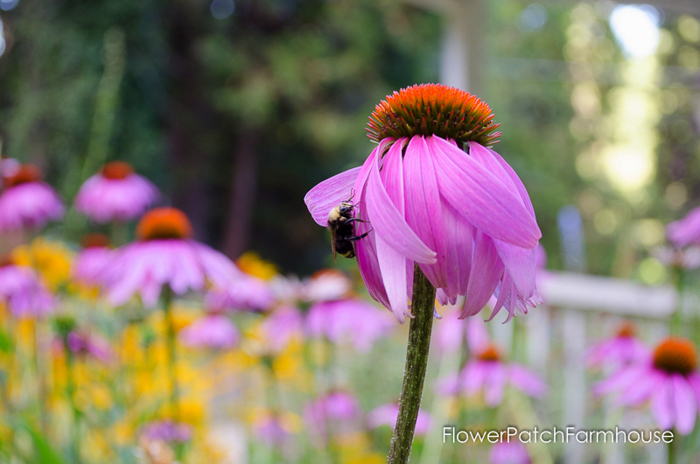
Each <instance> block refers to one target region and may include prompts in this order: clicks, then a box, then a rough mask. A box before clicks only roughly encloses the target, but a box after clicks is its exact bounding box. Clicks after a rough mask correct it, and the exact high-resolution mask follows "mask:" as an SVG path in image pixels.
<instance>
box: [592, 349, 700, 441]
mask: <svg viewBox="0 0 700 464" xmlns="http://www.w3.org/2000/svg"><path fill="white" fill-rule="evenodd" d="M594 392H595V393H596V394H599V395H600V394H605V393H613V394H615V395H616V398H617V402H618V404H619V405H622V406H637V405H640V404H642V403H645V402H646V401H649V402H650V404H651V413H652V415H653V417H654V420H655V421H656V424H657V425H658V426H659V428H661V429H663V430H669V429H671V428H673V427H675V428H676V430H677V431H678V432H679V433H681V434H682V435H687V434H689V433H690V432H692V431H693V428H694V427H695V419H696V416H697V415H698V406H699V405H700V373H698V371H697V351H696V349H695V345H693V343H692V342H691V341H689V340H686V339H684V338H673V337H672V338H667V339H666V340H664V341H663V342H661V344H659V345H658V346H657V347H656V349H655V350H654V354H653V356H650V357H649V358H648V360H647V361H646V362H644V363H641V364H635V365H629V366H626V367H624V368H622V369H621V370H620V371H618V372H617V373H615V374H613V375H612V376H611V377H609V378H608V379H606V380H603V381H602V382H599V383H598V384H597V385H596V386H595V388H594Z"/></svg>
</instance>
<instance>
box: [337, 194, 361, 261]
mask: <svg viewBox="0 0 700 464" xmlns="http://www.w3.org/2000/svg"><path fill="white" fill-rule="evenodd" d="M354 209H355V205H353V204H352V203H350V202H349V201H346V202H343V203H341V204H340V205H338V206H336V207H335V208H333V209H332V210H331V212H330V213H329V214H328V229H329V230H330V231H331V249H332V250H333V258H335V257H336V255H338V254H339V255H341V256H344V257H345V258H350V259H352V258H354V257H355V245H354V244H353V242H355V241H357V240H360V239H362V238H364V237H366V236H367V234H368V233H369V232H366V233H364V234H362V235H360V236H356V235H355V225H354V223H355V222H364V221H363V220H362V219H357V218H354V217H353V216H352V212H353V210H354Z"/></svg>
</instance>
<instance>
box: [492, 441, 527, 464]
mask: <svg viewBox="0 0 700 464" xmlns="http://www.w3.org/2000/svg"><path fill="white" fill-rule="evenodd" d="M530 463H532V460H531V459H530V453H528V452H527V448H526V447H525V445H523V444H522V443H520V442H519V441H503V442H499V443H496V444H495V445H493V446H492V447H491V451H489V464H530Z"/></svg>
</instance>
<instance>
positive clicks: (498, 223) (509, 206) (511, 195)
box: [427, 136, 542, 248]
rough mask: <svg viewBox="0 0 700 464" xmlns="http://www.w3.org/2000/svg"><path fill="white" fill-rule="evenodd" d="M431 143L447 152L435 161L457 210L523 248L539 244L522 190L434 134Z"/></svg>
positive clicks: (443, 188) (497, 236) (488, 231)
mask: <svg viewBox="0 0 700 464" xmlns="http://www.w3.org/2000/svg"><path fill="white" fill-rule="evenodd" d="M427 142H428V145H431V144H432V148H433V152H434V153H436V152H439V153H441V154H442V155H443V156H442V157H441V158H440V161H439V162H436V163H435V165H436V166H437V167H438V171H437V173H438V181H439V182H440V193H441V194H442V196H443V197H444V198H445V199H446V200H447V201H448V202H449V203H450V204H451V205H452V206H453V207H454V208H455V209H456V210H457V211H459V212H460V213H461V214H463V215H465V216H466V217H467V218H468V220H469V222H471V223H472V224H473V225H474V226H475V227H477V228H478V229H480V230H482V231H483V232H485V233H486V234H488V235H489V236H491V237H493V238H494V239H497V240H501V241H504V242H506V243H510V244H512V245H517V246H519V247H522V248H535V247H536V246H537V243H538V241H539V239H540V237H541V236H542V233H541V232H540V229H539V227H538V226H537V222H536V221H535V219H534V218H533V217H532V215H531V214H530V212H529V211H528V210H527V208H526V207H525V206H524V205H523V202H522V200H521V199H520V196H519V193H518V192H513V191H512V190H511V189H509V188H508V187H507V186H506V185H504V184H503V182H501V181H500V180H499V179H498V178H497V177H496V176H495V175H493V174H492V173H490V172H489V171H488V170H487V169H486V168H484V167H483V166H482V165H481V164H479V163H478V162H476V161H475V160H474V159H473V158H471V157H470V156H469V155H467V154H466V153H464V152H463V151H462V150H460V149H459V148H457V147H455V146H454V145H452V144H450V143H449V142H447V141H445V140H443V139H441V138H440V137H434V136H433V137H430V138H428V140H427ZM465 198H468V199H469V200H470V201H465Z"/></svg>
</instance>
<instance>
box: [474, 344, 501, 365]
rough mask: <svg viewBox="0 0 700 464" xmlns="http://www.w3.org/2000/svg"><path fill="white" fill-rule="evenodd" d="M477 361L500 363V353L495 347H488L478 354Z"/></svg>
mask: <svg viewBox="0 0 700 464" xmlns="http://www.w3.org/2000/svg"><path fill="white" fill-rule="evenodd" d="M478 358H479V361H500V360H501V351H500V350H499V349H498V348H497V347H496V346H495V345H489V346H488V348H486V349H485V350H484V351H482V352H481V353H479V356H478Z"/></svg>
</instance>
